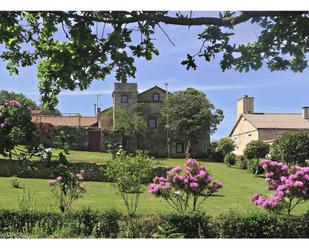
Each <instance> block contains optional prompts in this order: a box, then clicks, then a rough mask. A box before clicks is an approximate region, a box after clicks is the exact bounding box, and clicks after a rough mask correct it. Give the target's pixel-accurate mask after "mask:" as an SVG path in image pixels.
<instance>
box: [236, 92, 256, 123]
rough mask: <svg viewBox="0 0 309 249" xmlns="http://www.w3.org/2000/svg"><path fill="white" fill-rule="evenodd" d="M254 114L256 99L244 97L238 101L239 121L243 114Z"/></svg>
mask: <svg viewBox="0 0 309 249" xmlns="http://www.w3.org/2000/svg"><path fill="white" fill-rule="evenodd" d="M246 113H254V97H249V96H248V95H244V96H242V97H240V98H239V99H238V100H237V119H238V118H239V117H240V116H241V114H246Z"/></svg>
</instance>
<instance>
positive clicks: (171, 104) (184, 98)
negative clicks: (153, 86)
mask: <svg viewBox="0 0 309 249" xmlns="http://www.w3.org/2000/svg"><path fill="white" fill-rule="evenodd" d="M163 116H164V117H165V118H166V120H168V122H167V124H166V128H167V129H169V131H170V132H171V133H172V134H175V135H180V136H183V137H184V138H185V140H186V142H187V156H188V155H189V153H190V152H191V145H192V142H194V141H196V140H197V139H198V138H199V137H200V136H201V135H202V134H205V132H209V133H210V134H212V133H213V132H214V131H216V129H217V125H218V124H219V123H220V122H221V121H222V119H223V112H222V110H220V109H215V107H214V105H213V104H212V103H211V102H210V101H209V100H208V99H207V97H206V95H205V94H204V93H203V92H200V91H198V90H195V89H193V88H187V89H186V90H185V91H179V92H176V93H175V94H173V95H170V96H169V97H168V100H167V102H166V105H165V107H164V108H163Z"/></svg>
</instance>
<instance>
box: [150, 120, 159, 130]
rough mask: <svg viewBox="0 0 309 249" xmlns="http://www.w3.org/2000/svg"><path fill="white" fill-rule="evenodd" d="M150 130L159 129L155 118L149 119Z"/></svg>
mask: <svg viewBox="0 0 309 249" xmlns="http://www.w3.org/2000/svg"><path fill="white" fill-rule="evenodd" d="M148 128H149V129H155V128H157V120H156V119H155V118H149V119H148Z"/></svg>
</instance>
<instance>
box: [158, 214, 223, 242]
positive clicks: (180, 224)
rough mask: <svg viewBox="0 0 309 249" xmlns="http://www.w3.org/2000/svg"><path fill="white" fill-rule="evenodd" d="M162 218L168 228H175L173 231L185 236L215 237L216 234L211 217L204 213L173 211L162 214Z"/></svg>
mask: <svg viewBox="0 0 309 249" xmlns="http://www.w3.org/2000/svg"><path fill="white" fill-rule="evenodd" d="M162 220H163V222H165V223H166V224H167V225H169V226H170V228H172V229H175V232H177V233H181V234H183V235H184V237H185V238H215V237H216V236H218V235H217V234H216V230H215V229H216V227H215V226H213V224H212V222H211V218H210V217H209V216H207V215H206V214H204V213H199V212H194V213H187V214H177V213H173V214H167V215H162Z"/></svg>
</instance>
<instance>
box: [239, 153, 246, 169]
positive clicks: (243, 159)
mask: <svg viewBox="0 0 309 249" xmlns="http://www.w3.org/2000/svg"><path fill="white" fill-rule="evenodd" d="M237 163H238V165H239V167H240V168H241V169H247V168H248V159H247V158H246V157H245V156H243V155H242V156H240V158H239V159H238V161H237Z"/></svg>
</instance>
